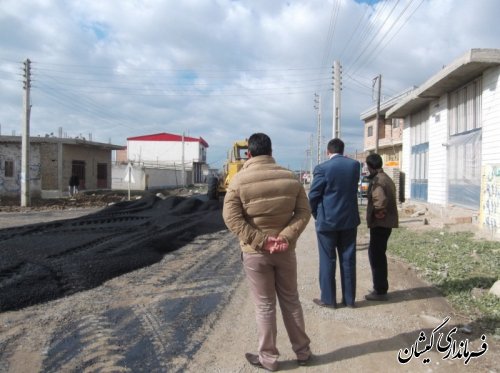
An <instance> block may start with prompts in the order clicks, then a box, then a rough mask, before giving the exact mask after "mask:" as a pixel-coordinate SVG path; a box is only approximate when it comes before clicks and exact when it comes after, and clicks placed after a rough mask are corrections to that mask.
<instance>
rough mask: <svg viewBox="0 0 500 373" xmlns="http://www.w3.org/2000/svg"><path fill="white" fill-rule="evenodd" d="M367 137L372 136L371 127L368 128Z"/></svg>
mask: <svg viewBox="0 0 500 373" xmlns="http://www.w3.org/2000/svg"><path fill="white" fill-rule="evenodd" d="M367 136H368V137H371V136H373V127H372V126H369V127H368V134H367Z"/></svg>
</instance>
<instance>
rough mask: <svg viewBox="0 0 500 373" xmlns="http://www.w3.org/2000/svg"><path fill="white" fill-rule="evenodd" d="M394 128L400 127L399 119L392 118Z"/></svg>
mask: <svg viewBox="0 0 500 373" xmlns="http://www.w3.org/2000/svg"><path fill="white" fill-rule="evenodd" d="M392 128H399V119H392Z"/></svg>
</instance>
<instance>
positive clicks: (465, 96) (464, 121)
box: [448, 79, 482, 136]
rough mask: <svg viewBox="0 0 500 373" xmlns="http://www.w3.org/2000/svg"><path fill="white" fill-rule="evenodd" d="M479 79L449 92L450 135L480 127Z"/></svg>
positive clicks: (480, 86) (480, 88) (480, 85)
mask: <svg viewBox="0 0 500 373" xmlns="http://www.w3.org/2000/svg"><path fill="white" fill-rule="evenodd" d="M481 91H482V84H481V80H479V79H477V80H474V81H473V82H471V83H469V84H467V85H466V86H464V87H462V88H459V89H457V90H456V91H455V92H452V93H450V97H449V99H450V112H449V118H450V119H449V126H448V128H449V134H450V136H453V135H456V134H459V133H463V132H468V131H472V130H475V129H478V128H481V101H482V100H481V96H482V95H481Z"/></svg>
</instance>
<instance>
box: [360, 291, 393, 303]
mask: <svg viewBox="0 0 500 373" xmlns="http://www.w3.org/2000/svg"><path fill="white" fill-rule="evenodd" d="M365 299H366V300H374V301H386V300H387V299H388V298H387V294H378V293H377V292H376V291H375V290H374V291H372V292H371V293H370V294H366V295H365Z"/></svg>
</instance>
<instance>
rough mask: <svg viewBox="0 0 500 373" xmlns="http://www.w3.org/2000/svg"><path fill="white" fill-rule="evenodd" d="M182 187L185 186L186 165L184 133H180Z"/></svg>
mask: <svg viewBox="0 0 500 373" xmlns="http://www.w3.org/2000/svg"><path fill="white" fill-rule="evenodd" d="M182 186H186V165H185V163H184V132H182Z"/></svg>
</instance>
